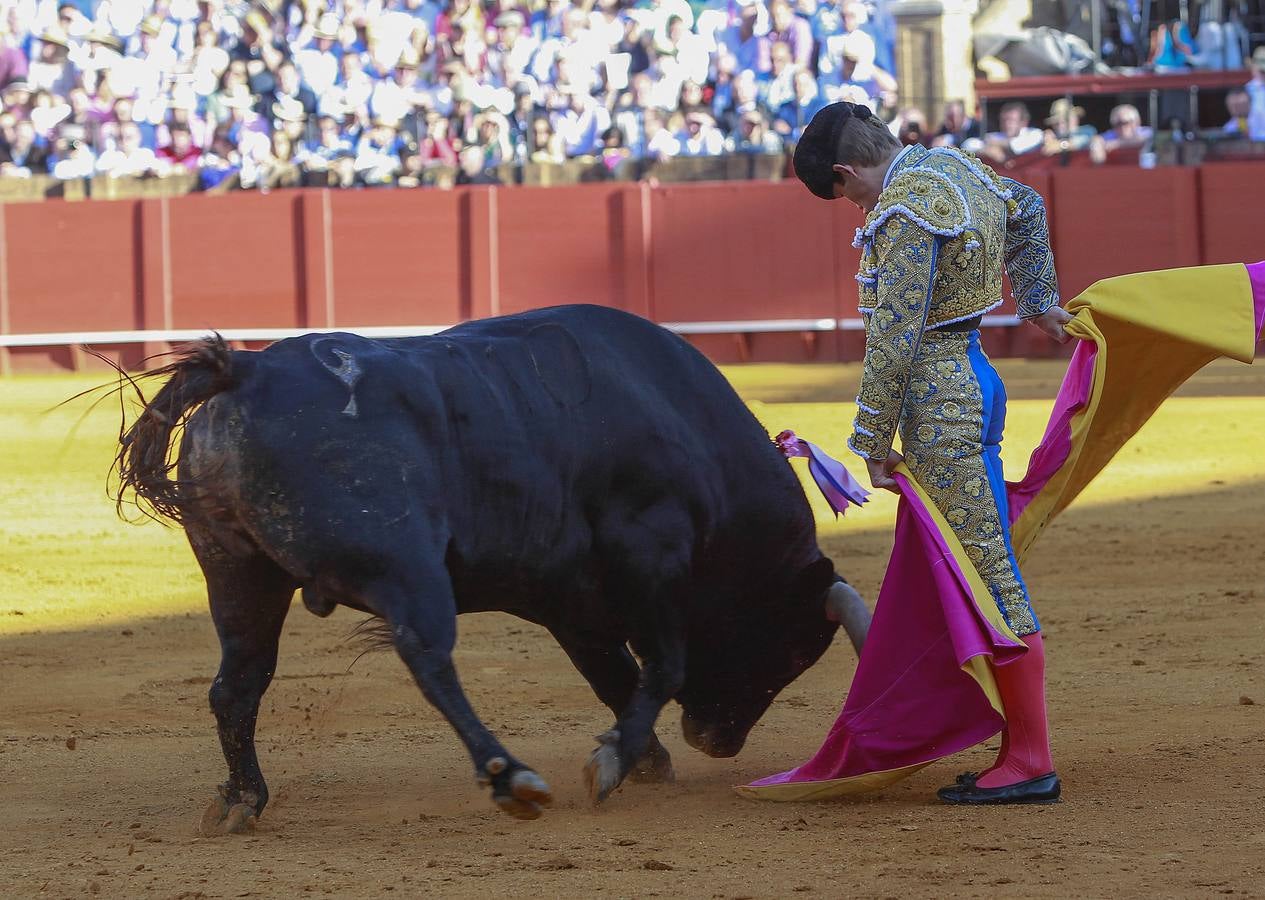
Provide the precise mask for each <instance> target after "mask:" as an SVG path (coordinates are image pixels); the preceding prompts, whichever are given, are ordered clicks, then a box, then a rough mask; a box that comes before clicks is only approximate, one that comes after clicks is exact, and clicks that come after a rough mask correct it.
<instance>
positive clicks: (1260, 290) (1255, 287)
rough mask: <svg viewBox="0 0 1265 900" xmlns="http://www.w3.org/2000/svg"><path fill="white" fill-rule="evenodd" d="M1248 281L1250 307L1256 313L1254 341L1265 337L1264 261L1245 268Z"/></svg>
mask: <svg viewBox="0 0 1265 900" xmlns="http://www.w3.org/2000/svg"><path fill="white" fill-rule="evenodd" d="M1247 277H1248V280H1249V281H1251V282H1252V306H1253V309H1254V311H1255V312H1256V339H1257V340H1258V341H1259V340H1261V339H1262V338H1263V337H1265V260H1263V261H1261V262H1258V263H1252V264H1251V265H1249V266H1248V267H1247Z"/></svg>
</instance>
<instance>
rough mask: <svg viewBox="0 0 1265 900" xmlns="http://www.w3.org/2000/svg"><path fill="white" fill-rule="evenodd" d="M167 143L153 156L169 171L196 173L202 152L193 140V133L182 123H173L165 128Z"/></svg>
mask: <svg viewBox="0 0 1265 900" xmlns="http://www.w3.org/2000/svg"><path fill="white" fill-rule="evenodd" d="M166 131H167V141H166V142H165V143H163V144H161V145H160V146H159V148H158V151H157V152H156V153H155V156H156V157H157V158H158V159H159V160H162V161H164V162H166V163H167V166H168V167H169V168H171V169H183V170H185V171H187V172H196V171H197V170H198V167H199V165H200V163H201V160H202V151H201V149H199V148H198V145H197V144H196V143H195V142H194V140H193V132H192V131H190V130H189V126H188V125H186V124H184V123H183V122H173V123H171V124H170V125H168V126H167V127H166Z"/></svg>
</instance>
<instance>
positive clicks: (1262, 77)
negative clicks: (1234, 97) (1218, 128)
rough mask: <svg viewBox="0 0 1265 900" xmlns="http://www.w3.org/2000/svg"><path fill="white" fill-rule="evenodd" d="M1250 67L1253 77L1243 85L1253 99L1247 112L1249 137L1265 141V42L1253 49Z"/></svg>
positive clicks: (1249, 62)
mask: <svg viewBox="0 0 1265 900" xmlns="http://www.w3.org/2000/svg"><path fill="white" fill-rule="evenodd" d="M1248 68H1249V69H1250V70H1251V72H1252V77H1251V79H1250V80H1249V81H1248V83H1247V84H1246V85H1244V86H1243V89H1244V90H1245V91H1247V94H1248V97H1250V98H1251V101H1252V108H1251V109H1250V110H1249V111H1248V114H1247V131H1248V137H1249V138H1251V139H1252V140H1254V141H1265V44H1263V45H1261V46H1260V47H1257V48H1256V50H1255V51H1253V53H1252V58H1251V59H1250V60H1249V61H1248Z"/></svg>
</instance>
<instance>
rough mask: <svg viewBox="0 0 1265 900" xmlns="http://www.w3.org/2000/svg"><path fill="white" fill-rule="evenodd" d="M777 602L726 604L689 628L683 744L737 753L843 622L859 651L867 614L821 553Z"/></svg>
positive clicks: (709, 752) (716, 753) (718, 752)
mask: <svg viewBox="0 0 1265 900" xmlns="http://www.w3.org/2000/svg"><path fill="white" fill-rule="evenodd" d="M783 590H784V591H785V592H786V593H789V595H790V596H783V597H781V598H774V599H775V602H767V603H757V604H753V605H751V606H748V607H743V608H741V609H727V610H725V611H724V612H723V614H722V615H721V616H718V617H717V620H716V621H711V622H698V623H695V625H694V631H693V632H692V633H691V639H690V645H689V654H688V657H687V660H688V661H687V664H686V678H685V686H684V687H683V688H682V689H681V691H680V693H679V694H678V697H677V699H678V700H679V701H680V704H681V709H682V714H681V731H682V732H683V734H684V735H685V741H686V743H688V744H689V745H690V746H691V747H694V748H695V749H696V750H702V751H703V752H704V753H706V754H707V755H708V756H716V757H727V756H734V755H736V754H737V753H738V751H739V750H741V749H742V746H743V744H745V743H746V740H747V734H748V733H749V732H750V731H751V729H752V727H754V726H755V723H756V722H758V721H759V719H760V717H761V716H762V715H764V713H765V711H766V710H767V709H768V708H769V704H770V703H772V702H773V698H774V697H776V696H777V695H778V693H779V692H780V691H781V690H782V689H783V688H784V687H786V686H787V685H788V684H790V683H791V682H792V681H794V680H795V679H796V678H798V677H799V676H800V675H802V674H803V673H804V672H805V671H806V670H807V669H808V668H809V667H810V666H812V665H813V664H814V663H816V662H817V660H818V659H820V658H821V655H822V654H823V653H825V652H826V648H827V647H829V646H830V642H831V640H832V639H833V638H834V635H835V631H836V629H838V627H839V625H840V624H843V625H844V627H845V629H846V630H847V632H848V636H849V637H850V638H851V639H852V643H853V645H854V646H855V647H856V648H857V652H858V653H859V652H860V649H861V643H862V642H863V641H864V640H865V632H866V631H867V630H868V628H869V621H870V614H869V611H868V610H867V609H866V607H865V603H864V602H863V601H862V600H861V597H860V595H858V594H857V592H856V591H854V590H853V589H852V588H851V587H850V586H849V585H848V584H847V583H846V582H844V581H843V579H841V578H840V577H839V576H838V575H836V574H835V571H834V565H833V563H831V562H830V560H829V559H826V558H825V557H822V558H820V559H818V560H817V561H816V562H814V563H812V564H811V565H809V566H807V567H806V568H804V569H803V570H802V571H801V572H800V573H799V574H798V575H797V576H796V577H795V578H794V579H793V581H792V583H791V584H790V585H789V588H787V587H786V586H783Z"/></svg>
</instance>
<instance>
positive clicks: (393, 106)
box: [369, 47, 426, 123]
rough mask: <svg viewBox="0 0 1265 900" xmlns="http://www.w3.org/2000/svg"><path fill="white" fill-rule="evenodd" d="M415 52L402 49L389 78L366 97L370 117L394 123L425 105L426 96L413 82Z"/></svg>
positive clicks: (415, 65)
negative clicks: (370, 112)
mask: <svg viewBox="0 0 1265 900" xmlns="http://www.w3.org/2000/svg"><path fill="white" fill-rule="evenodd" d="M417 66H418V59H417V51H415V50H414V49H413V48H412V47H407V48H405V50H404V52H403V53H402V54H401V55H400V58H399V60H397V61H396V64H395V68H394V69H393V70H392V73H391V77H390V78H389V79H386V80H384V81H379V82H377V83H376V84H375V85H374V87H373V93H372V94H371V95H370V97H369V109H370V110H371V111H372V113H373V115H374V116H377V117H379V118H382V119H387V120H389V121H391V122H395V123H398V122H400V120H402V119H403V118H404V117H405V116H408V115H411V114H412V113H413V112H414V111H415V110H416V109H417V107H419V106H420V105H422V104H423V103H425V101H426V95H425V93H424V90H423V87H422V85H421V83H420V82H419V81H418V79H417Z"/></svg>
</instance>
